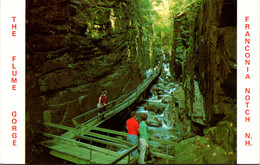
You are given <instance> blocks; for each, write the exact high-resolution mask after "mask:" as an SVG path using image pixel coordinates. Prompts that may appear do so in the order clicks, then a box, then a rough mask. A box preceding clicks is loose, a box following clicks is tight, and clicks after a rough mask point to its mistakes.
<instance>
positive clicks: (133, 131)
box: [126, 111, 139, 158]
mask: <svg viewBox="0 0 260 165" xmlns="http://www.w3.org/2000/svg"><path fill="white" fill-rule="evenodd" d="M136 117H137V114H136V112H135V111H132V112H131V118H130V119H128V120H127V121H126V128H127V130H128V135H127V141H129V142H130V143H133V144H136V145H138V133H139V123H138V122H137V121H136V120H135V119H136ZM131 155H132V156H134V157H136V158H138V152H137V150H135V151H133V152H132V153H131Z"/></svg>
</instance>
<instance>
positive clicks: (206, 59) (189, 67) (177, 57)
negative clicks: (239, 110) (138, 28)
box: [171, 0, 236, 126]
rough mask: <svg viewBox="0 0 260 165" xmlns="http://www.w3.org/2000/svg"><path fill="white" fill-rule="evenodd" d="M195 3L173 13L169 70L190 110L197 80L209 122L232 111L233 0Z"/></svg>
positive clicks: (234, 61)
mask: <svg viewBox="0 0 260 165" xmlns="http://www.w3.org/2000/svg"><path fill="white" fill-rule="evenodd" d="M197 3H201V4H200V5H197V4H196V2H194V3H192V4H190V6H188V7H187V8H186V11H183V12H179V13H177V14H176V15H175V21H174V40H175V42H174V43H173V46H172V47H173V49H172V51H173V53H172V54H173V55H172V56H171V63H172V65H171V72H172V73H173V74H174V77H175V78H176V79H178V80H180V81H181V82H182V83H183V86H184V88H185V91H186V100H187V103H188V104H187V105H188V106H189V109H190V110H191V111H193V109H194V106H193V103H194V98H195V97H194V96H195V92H194V91H195V84H197V83H198V85H199V90H200V92H201V94H202V95H203V101H204V106H203V108H204V109H205V116H206V120H205V122H206V123H205V124H206V125H207V126H210V125H212V126H213V125H215V124H216V123H217V122H218V121H220V119H222V118H223V117H224V116H226V115H231V114H236V1H235V0H214V1H202V2H199V1H198V2H197ZM196 10H197V12H194V11H196ZM196 13H198V14H196ZM191 114H192V113H191Z"/></svg>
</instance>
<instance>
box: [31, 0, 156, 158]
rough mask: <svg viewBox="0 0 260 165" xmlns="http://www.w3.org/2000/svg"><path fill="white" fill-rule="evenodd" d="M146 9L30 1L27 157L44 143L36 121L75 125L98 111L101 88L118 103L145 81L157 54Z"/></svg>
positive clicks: (80, 0)
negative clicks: (36, 144)
mask: <svg viewBox="0 0 260 165" xmlns="http://www.w3.org/2000/svg"><path fill="white" fill-rule="evenodd" d="M141 7H142V4H140V2H139V1H132V0H120V1H118V0H113V1H106V0H98V1H92V0H87V1H86V0H27V1H26V8H27V9H26V11H27V12H26V50H27V52H26V138H27V139H26V145H27V147H26V149H27V151H26V154H27V155H30V154H31V153H32V148H33V145H32V143H34V142H35V141H37V140H39V136H38V135H39V134H38V133H37V131H38V130H39V124H37V123H43V122H44V121H48V122H53V123H58V124H63V125H72V123H71V119H72V118H73V117H75V116H77V115H79V114H82V113H84V112H86V111H88V110H91V109H93V108H95V107H96V104H97V100H98V96H99V94H100V92H101V91H102V90H104V89H106V90H107V91H108V98H109V100H113V99H115V98H117V97H119V96H120V95H122V94H125V93H128V92H130V91H131V90H133V89H135V88H136V87H137V86H138V85H139V84H140V83H141V81H142V80H143V79H144V78H145V76H144V72H145V69H146V68H148V67H149V66H150V65H152V64H153V63H154V62H155V53H154V51H153V50H154V49H153V38H152V37H153V34H152V33H153V32H152V30H151V29H150V27H151V24H149V23H147V24H146V21H145V19H144V18H143V15H142V14H143V13H142V12H143V11H142V9H141ZM28 157H30V156H28ZM28 157H27V158H28ZM27 161H28V160H27Z"/></svg>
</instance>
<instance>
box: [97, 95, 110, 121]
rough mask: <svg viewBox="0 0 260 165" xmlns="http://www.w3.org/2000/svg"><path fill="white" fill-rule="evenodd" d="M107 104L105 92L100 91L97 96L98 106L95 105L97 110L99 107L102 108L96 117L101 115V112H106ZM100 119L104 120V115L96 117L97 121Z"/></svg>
mask: <svg viewBox="0 0 260 165" xmlns="http://www.w3.org/2000/svg"><path fill="white" fill-rule="evenodd" d="M107 104H108V98H107V91H106V90H105V91H102V92H101V94H100V96H99V98H98V105H97V107H98V108H99V107H102V108H100V109H99V110H98V116H99V115H100V114H101V113H103V112H105V111H106V106H107ZM102 119H104V114H103V115H100V116H99V117H98V120H102Z"/></svg>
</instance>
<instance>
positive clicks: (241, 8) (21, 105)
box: [0, 0, 260, 163]
mask: <svg viewBox="0 0 260 165" xmlns="http://www.w3.org/2000/svg"><path fill="white" fill-rule="evenodd" d="M25 3H26V2H25V0H1V3H0V5H1V6H0V8H1V10H0V12H1V20H0V21H1V22H0V23H1V24H0V25H1V43H0V46H1V49H0V51H1V54H0V55H1V56H0V57H1V58H0V64H1V66H0V76H1V82H0V83H1V84H0V89H1V95H0V103H1V105H0V106H1V109H0V135H1V136H0V146H1V148H0V163H25ZM237 13H238V16H237V18H238V25H237V57H238V58H237V63H238V65H237V66H238V70H237V71H238V74H237V75H238V84H237V87H238V93H237V94H238V97H237V107H238V108H237V119H238V120H237V121H238V122H237V125H238V126H237V130H238V132H237V149H238V151H237V163H260V161H259V154H260V153H259V140H258V139H259V63H258V62H259V0H238V12H237ZM12 16H16V17H17V19H16V21H17V22H16V23H17V25H18V29H17V37H16V38H12V37H11V35H10V33H11V32H10V31H11V24H12V19H11V17H12ZM245 16H249V17H250V26H251V27H252V29H251V30H250V33H251V37H250V38H251V42H252V44H251V45H250V49H251V51H250V52H251V55H252V57H251V66H250V74H251V78H252V79H251V80H250V81H245V79H244V76H245V65H244V60H245V58H244V52H245V51H244V45H245V44H244V39H245V38H244V35H245V29H244V23H245V22H244V18H245ZM12 55H16V56H17V57H18V58H17V63H16V65H17V70H18V85H17V89H18V90H17V91H16V92H15V93H14V92H13V91H11V90H10V85H11V83H10V77H11V56H12ZM245 87H247V88H248V87H250V88H251V92H252V93H251V94H250V96H251V101H250V110H251V112H250V113H251V115H250V117H251V123H250V124H248V123H245V122H244V117H245V115H244V111H245V109H244V107H245V103H244V102H245V100H244V96H245V91H244V88H245ZM12 110H17V112H18V117H17V120H18V132H17V134H18V146H17V147H13V146H12V145H11V144H12V138H10V137H11V133H12V132H11V126H12V124H11V119H12V116H11V111H12ZM245 132H250V133H251V136H252V142H251V143H252V144H253V146H252V147H245V145H244V143H245Z"/></svg>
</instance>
